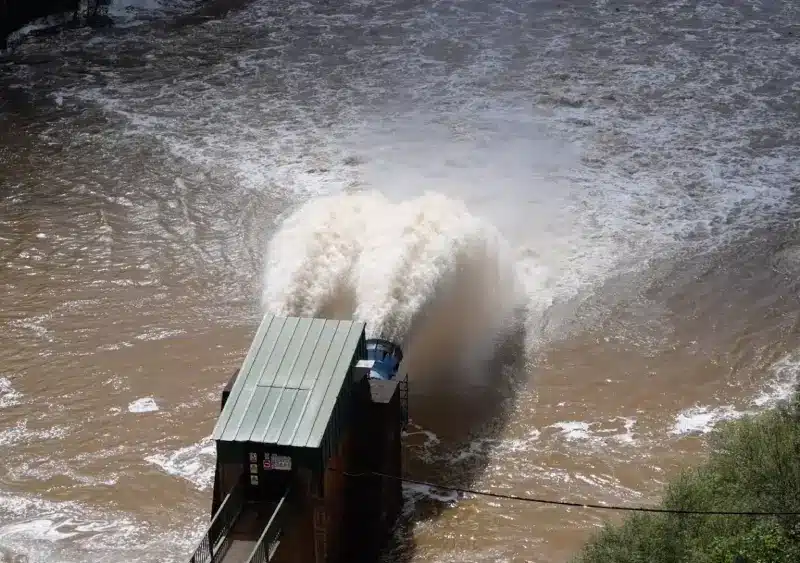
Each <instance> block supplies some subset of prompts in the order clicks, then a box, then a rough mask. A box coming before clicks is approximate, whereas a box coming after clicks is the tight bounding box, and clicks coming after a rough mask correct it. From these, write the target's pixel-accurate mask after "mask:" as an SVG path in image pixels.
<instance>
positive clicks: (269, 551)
mask: <svg viewBox="0 0 800 563" xmlns="http://www.w3.org/2000/svg"><path fill="white" fill-rule="evenodd" d="M290 492H291V488H290V487H287V488H286V492H284V493H283V496H282V497H281V500H280V501H279V502H278V505H277V506H276V507H275V510H273V511H272V516H271V517H270V519H269V522H267V525H266V526H265V527H264V531H263V532H261V537H260V538H258V542H257V543H256V547H255V548H254V549H253V551H252V553H251V554H250V558H249V559H248V563H268V562H269V561H271V560H272V558H273V557H274V556H275V551H276V550H277V549H278V544H279V541H278V539H279V538H280V535H281V532H282V531H283V529H282V524H283V521H284V519H285V518H286V514H285V512H286V510H285V508H286V507H288V504H287V503H286V499H287V498H288V497H289V493H290Z"/></svg>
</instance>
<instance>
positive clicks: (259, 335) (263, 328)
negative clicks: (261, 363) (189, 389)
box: [212, 317, 274, 440]
mask: <svg viewBox="0 0 800 563" xmlns="http://www.w3.org/2000/svg"><path fill="white" fill-rule="evenodd" d="M273 320H274V318H273V317H269V318H268V319H266V318H265V319H264V320H263V321H262V322H261V324H260V325H259V326H258V330H257V331H256V334H255V336H254V337H253V341H252V342H251V343H250V348H249V349H248V351H247V355H246V356H245V358H244V362H243V363H242V367H241V369H240V370H239V375H238V376H237V377H236V381H234V382H233V385H232V386H231V390H230V393H229V394H228V401H227V403H226V404H225V408H224V409H223V411H222V412H221V413H220V416H219V419H218V420H217V424H216V425H215V426H214V432H213V434H212V436H213V438H214V439H215V440H219V439H220V438H221V436H222V433H223V432H224V430H225V427H226V426H227V424H228V421H229V420H230V415H231V413H232V412H233V409H229V408H228V403H231V402H235V401H236V399H237V397H239V395H240V394H241V391H242V387H244V383H245V380H246V379H247V378H246V377H242V374H246V373H247V372H248V371H249V370H250V369H251V367H252V365H253V362H254V361H255V358H256V356H257V355H258V351H259V350H260V349H261V345H262V344H263V342H264V336H265V335H266V334H267V330H268V329H269V327H270V325H271V324H272V321H273Z"/></svg>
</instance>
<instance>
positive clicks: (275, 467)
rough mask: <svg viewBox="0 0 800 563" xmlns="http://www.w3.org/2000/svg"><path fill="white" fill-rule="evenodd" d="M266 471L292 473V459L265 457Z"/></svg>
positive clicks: (285, 456)
mask: <svg viewBox="0 0 800 563" xmlns="http://www.w3.org/2000/svg"><path fill="white" fill-rule="evenodd" d="M264 469H265V470H267V471H291V470H292V458H291V457H289V456H287V455H278V454H271V455H268V456H267V455H265V456H264Z"/></svg>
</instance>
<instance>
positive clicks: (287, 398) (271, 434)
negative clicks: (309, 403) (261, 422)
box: [254, 389, 298, 444]
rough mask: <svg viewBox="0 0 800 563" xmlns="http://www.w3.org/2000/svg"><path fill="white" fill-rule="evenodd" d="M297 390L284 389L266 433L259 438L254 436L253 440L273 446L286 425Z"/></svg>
mask: <svg viewBox="0 0 800 563" xmlns="http://www.w3.org/2000/svg"><path fill="white" fill-rule="evenodd" d="M297 391H298V390H297V389H284V390H283V394H282V395H281V398H280V401H279V402H278V405H277V406H276V407H275V416H274V417H273V418H272V421H271V422H270V424H269V426H267V428H266V431H265V432H264V434H262V435H261V436H254V440H255V441H258V442H263V443H265V444H275V443H276V442H277V441H278V438H280V436H281V431H283V427H284V425H285V424H286V419H287V417H288V416H289V411H290V410H291V409H292V406H293V405H294V402H295V400H296V398H297Z"/></svg>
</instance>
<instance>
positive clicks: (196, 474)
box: [145, 436, 217, 490]
mask: <svg viewBox="0 0 800 563" xmlns="http://www.w3.org/2000/svg"><path fill="white" fill-rule="evenodd" d="M145 459H146V460H147V461H148V462H150V463H152V464H154V465H157V466H158V467H160V468H161V469H163V470H164V471H165V472H166V473H168V474H170V475H174V476H176V477H180V478H182V479H186V480H187V481H189V482H191V483H192V484H193V485H194V486H195V487H197V488H198V489H202V490H205V489H208V488H209V487H210V486H211V484H212V483H213V479H214V465H215V463H216V460H217V458H216V449H215V447H214V442H213V441H212V440H211V437H210V436H209V437H208V438H206V439H204V440H202V441H200V442H198V443H197V444H191V445H189V446H186V447H183V448H180V449H178V450H175V451H172V452H165V453H157V454H152V455H149V456H147V457H146V458H145Z"/></svg>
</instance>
